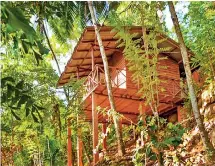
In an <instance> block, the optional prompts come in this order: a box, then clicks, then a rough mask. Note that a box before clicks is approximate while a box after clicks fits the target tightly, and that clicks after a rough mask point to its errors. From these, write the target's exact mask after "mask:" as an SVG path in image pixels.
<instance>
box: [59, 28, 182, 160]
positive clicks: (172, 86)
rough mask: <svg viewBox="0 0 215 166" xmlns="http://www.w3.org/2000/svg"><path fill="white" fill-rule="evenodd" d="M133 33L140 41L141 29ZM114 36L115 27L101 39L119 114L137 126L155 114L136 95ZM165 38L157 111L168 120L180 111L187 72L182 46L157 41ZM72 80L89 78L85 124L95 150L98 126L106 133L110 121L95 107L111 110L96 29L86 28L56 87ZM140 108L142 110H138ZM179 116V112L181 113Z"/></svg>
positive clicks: (86, 83)
mask: <svg viewBox="0 0 215 166" xmlns="http://www.w3.org/2000/svg"><path fill="white" fill-rule="evenodd" d="M130 33H137V34H138V35H137V38H138V37H141V36H142V28H141V27H136V26H135V27H131V29H130ZM115 34H116V33H115V32H112V27H106V26H103V27H100V35H101V38H102V41H103V46H104V48H105V51H106V56H107V58H108V63H109V71H110V77H111V83H112V87H113V89H112V91H113V95H114V100H115V104H116V111H117V112H119V113H121V114H122V115H123V116H124V117H126V119H123V120H122V121H121V123H122V124H130V123H131V121H132V122H137V120H138V115H139V114H140V112H141V113H142V112H145V113H146V114H152V111H151V109H150V107H149V106H145V104H144V101H145V99H142V98H141V94H138V93H137V92H138V89H139V87H138V85H137V84H136V83H134V82H133V81H132V78H131V75H132V73H131V72H130V71H129V70H128V66H127V62H126V60H125V57H124V56H123V49H122V48H118V47H117V43H116V41H117V38H115ZM162 38H166V40H165V41H164V42H162V43H160V44H159V45H158V47H159V48H163V47H170V48H171V49H170V50H169V51H168V52H163V53H160V54H159V56H160V57H167V59H165V60H161V61H159V66H166V68H165V69H164V68H159V67H158V73H159V77H160V79H161V80H162V83H161V84H160V86H161V87H162V88H163V89H165V90H164V91H160V93H159V99H160V100H159V102H160V103H159V108H158V109H159V114H160V115H161V116H168V115H169V114H171V113H174V112H177V110H179V109H180V108H181V103H182V101H183V99H182V96H181V88H180V73H181V72H183V70H184V69H183V64H182V57H181V53H180V49H179V44H178V43H177V42H175V41H174V40H172V39H170V38H168V37H167V36H165V35H160V36H159V37H158V39H162ZM71 76H76V77H77V78H83V77H85V78H86V81H85V83H84V87H85V89H86V94H85V95H84V96H83V101H84V111H85V120H86V121H90V122H92V125H93V148H95V147H96V145H97V144H98V123H102V124H103V129H104V131H103V132H105V125H106V123H108V118H107V117H106V116H103V115H102V114H98V113H97V110H96V107H97V106H100V107H102V108H110V105H109V100H108V94H107V89H106V83H105V77H104V68H103V63H102V58H101V55H100V50H99V46H98V42H97V39H96V35H95V31H94V27H86V28H85V30H84V32H83V34H82V36H81V37H80V40H79V42H78V44H77V46H76V47H75V49H74V52H73V53H72V56H71V58H70V60H69V61H68V63H67V65H66V67H65V70H64V72H63V73H62V74H61V76H60V79H59V81H58V84H57V85H58V86H63V85H65V84H67V83H68V82H69V81H70V78H71ZM140 105H141V106H142V110H139V108H140ZM179 114H180V112H178V115H179ZM179 119H180V116H179ZM104 145H105V143H104ZM105 146H106V145H105ZM104 148H106V147H104ZM97 161H98V153H96V154H94V163H96V162H97Z"/></svg>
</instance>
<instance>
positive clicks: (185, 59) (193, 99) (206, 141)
mask: <svg viewBox="0 0 215 166" xmlns="http://www.w3.org/2000/svg"><path fill="white" fill-rule="evenodd" d="M168 5H169V9H170V13H171V18H172V21H173V24H174V27H175V32H176V35H177V37H178V41H179V44H180V50H181V55H182V59H183V64H184V69H185V73H186V79H187V85H188V89H189V94H190V100H191V104H192V108H193V114H194V117H195V120H196V123H197V126H198V128H199V132H200V135H201V138H202V142H203V144H204V147H205V150H206V152H207V154H210V155H209V156H211V159H212V156H215V150H214V148H213V145H212V144H211V142H210V140H209V137H208V133H207V131H206V129H205V126H204V123H203V119H202V117H201V115H200V112H199V109H198V104H197V98H196V95H195V91H194V87H193V82H192V75H191V69H190V64H189V59H188V53H187V48H186V46H185V43H184V40H183V36H182V33H181V29H180V26H179V22H178V18H177V15H176V12H175V8H174V5H173V2H171V1H169V2H168ZM214 159H215V157H214ZM214 159H213V160H214Z"/></svg>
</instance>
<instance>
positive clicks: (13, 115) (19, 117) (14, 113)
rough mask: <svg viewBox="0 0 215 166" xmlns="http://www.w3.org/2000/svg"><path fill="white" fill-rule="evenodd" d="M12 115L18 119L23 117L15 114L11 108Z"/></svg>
mask: <svg viewBox="0 0 215 166" xmlns="http://www.w3.org/2000/svg"><path fill="white" fill-rule="evenodd" d="M11 113H12V115H13V116H14V117H15V118H16V120H21V118H20V117H19V116H18V115H16V114H15V112H14V111H13V110H11Z"/></svg>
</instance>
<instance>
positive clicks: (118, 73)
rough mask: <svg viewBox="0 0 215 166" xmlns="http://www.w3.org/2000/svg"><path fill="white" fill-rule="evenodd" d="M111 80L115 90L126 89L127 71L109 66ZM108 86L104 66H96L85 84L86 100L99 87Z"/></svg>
mask: <svg viewBox="0 0 215 166" xmlns="http://www.w3.org/2000/svg"><path fill="white" fill-rule="evenodd" d="M109 72H110V79H111V84H112V87H113V88H121V89H126V69H120V68H117V67H111V66H109ZM100 85H103V86H106V81H105V71H104V67H103V65H95V66H94V70H93V71H91V72H90V74H89V75H88V76H87V78H86V81H85V82H84V87H85V90H86V93H85V95H84V99H86V98H87V97H88V96H89V95H90V94H91V93H92V92H93V91H94V90H95V89H96V88H97V87H98V86H100Z"/></svg>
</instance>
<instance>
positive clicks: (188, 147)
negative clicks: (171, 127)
mask: <svg viewBox="0 0 215 166" xmlns="http://www.w3.org/2000/svg"><path fill="white" fill-rule="evenodd" d="M183 125H186V126H189V128H190V130H189V131H188V132H186V133H184V135H183V142H182V143H181V144H180V145H179V146H178V147H177V148H176V149H171V150H165V151H164V164H165V165H168V166H173V165H179V166H213V164H206V160H205V150H204V148H203V144H202V141H201V138H200V134H199V130H198V128H197V127H196V124H195V121H194V119H193V118H192V119H190V120H187V121H186V124H183ZM205 126H206V129H207V131H208V132H209V136H210V138H211V139H212V142H213V143H215V140H214V139H215V115H213V118H211V119H210V120H207V121H206V122H205ZM125 145H126V154H125V155H124V156H123V157H119V156H118V155H117V146H113V147H110V148H109V149H108V150H107V153H106V154H105V157H104V158H103V159H102V160H100V162H99V163H97V166H133V165H134V164H133V162H132V156H134V153H135V148H136V140H129V141H126V142H125ZM170 156H171V157H170ZM146 165H147V166H155V165H157V162H153V161H151V162H150V163H149V162H148V163H147V164H146Z"/></svg>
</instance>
